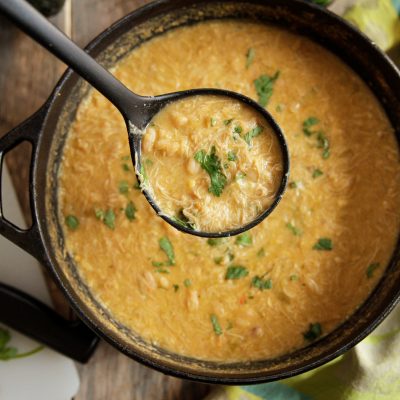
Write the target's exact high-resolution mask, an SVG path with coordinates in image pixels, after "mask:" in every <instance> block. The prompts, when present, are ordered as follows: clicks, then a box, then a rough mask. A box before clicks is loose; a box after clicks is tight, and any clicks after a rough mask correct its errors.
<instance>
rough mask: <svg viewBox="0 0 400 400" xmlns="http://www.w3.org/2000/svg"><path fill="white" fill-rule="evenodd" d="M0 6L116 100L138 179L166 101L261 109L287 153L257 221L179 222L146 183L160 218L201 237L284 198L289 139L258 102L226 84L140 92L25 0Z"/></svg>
mask: <svg viewBox="0 0 400 400" xmlns="http://www.w3.org/2000/svg"><path fill="white" fill-rule="evenodd" d="M0 11H1V12H2V13H4V14H5V15H6V16H7V17H8V18H10V19H11V20H12V21H13V22H14V23H15V24H17V25H18V26H19V27H20V28H21V29H22V30H23V31H25V32H26V33H27V34H28V35H29V36H31V37H32V38H33V39H35V40H36V41H37V42H38V43H40V44H41V45H42V46H43V47H45V48H46V49H47V50H49V51H50V52H51V53H53V54H54V55H55V56H56V57H58V58H59V59H60V60H62V61H63V62H65V63H66V64H67V65H68V66H70V67H71V68H72V69H73V70H74V71H75V72H76V73H78V74H79V75H80V76H81V77H82V78H84V79H85V80H86V81H88V82H89V83H90V84H91V85H92V86H93V87H95V88H96V89H97V90H98V91H99V92H101V93H102V94H103V95H104V96H105V97H106V98H107V99H108V100H109V101H110V102H111V103H113V104H114V106H115V107H117V109H118V110H119V111H120V113H121V114H122V116H123V117H124V120H125V123H126V126H127V129H128V136H129V146H130V151H131V158H132V161H133V164H134V166H135V172H136V175H137V177H138V179H141V176H140V171H141V168H142V165H141V143H142V137H143V131H144V129H145V128H146V126H147V125H148V124H149V122H150V121H151V119H152V118H153V117H154V116H155V114H157V113H158V112H159V111H160V110H161V109H162V108H163V107H164V106H165V105H167V104H169V103H170V102H172V101H176V100H180V99H183V98H185V97H189V96H195V95H196V96H197V95H214V96H224V97H230V98H233V99H235V100H238V101H241V102H243V103H245V104H247V105H248V106H250V107H253V108H254V109H256V110H257V112H258V113H259V114H260V115H261V116H262V117H264V118H265V120H266V121H267V122H268V123H269V124H270V126H271V127H272V129H273V131H274V132H275V134H276V136H277V138H278V141H279V144H280V147H281V151H282V159H283V166H282V167H283V174H282V181H281V184H280V187H279V189H278V191H277V193H276V197H275V200H274V201H273V202H272V204H271V205H270V206H269V207H268V208H267V209H265V210H264V211H263V212H262V213H261V214H259V215H258V216H257V217H256V218H255V219H254V220H253V221H251V222H249V223H247V224H245V225H243V226H241V227H239V228H237V229H233V230H227V231H223V232H203V231H198V230H193V229H190V228H188V227H186V226H183V225H182V224H179V222H176V221H175V220H173V219H172V218H170V217H169V216H168V215H165V214H163V213H162V210H160V208H159V207H158V205H157V203H156V202H155V200H154V199H153V198H152V196H151V195H150V193H149V191H148V190H146V188H145V187H143V188H142V192H143V194H144V195H145V197H146V199H147V200H148V202H149V203H150V205H151V206H152V207H153V209H154V210H155V211H156V212H157V214H158V215H159V216H160V217H161V218H163V219H164V220H165V221H167V222H168V223H169V224H171V225H173V226H174V227H175V228H176V229H178V230H180V231H183V232H186V233H190V234H193V235H197V236H202V237H213V238H216V237H225V236H233V235H237V234H239V233H242V232H244V231H246V230H248V229H251V228H253V227H254V226H256V225H257V224H259V223H260V222H261V221H263V220H264V219H265V218H266V217H267V216H268V215H269V214H270V213H271V212H272V210H273V209H274V208H275V207H276V205H277V204H278V203H279V201H280V199H281V197H282V195H283V192H284V190H285V188H286V183H287V178H288V172H289V157H288V150H287V145H286V141H285V138H284V136H283V133H282V131H281V129H280V128H279V126H278V124H277V123H276V122H275V120H274V119H273V118H272V116H271V115H270V114H269V112H267V111H266V110H265V109H264V108H263V107H261V106H260V105H259V104H258V103H256V102H255V101H253V100H252V99H250V98H248V97H246V96H243V95H241V94H239V93H235V92H231V91H228V90H221V89H193V90H185V91H180V92H175V93H168V94H163V95H160V96H139V95H137V94H135V93H133V92H132V91H130V90H129V89H128V88H127V87H126V86H124V85H123V84H122V83H121V82H120V81H118V80H117V79H116V78H115V77H114V76H113V75H112V74H111V73H110V72H108V71H107V70H106V69H104V68H103V67H102V66H101V65H100V64H98V63H97V62H96V61H95V60H94V59H93V58H92V57H90V56H89V55H88V54H87V53H86V52H85V51H84V50H82V49H81V48H79V47H78V46H77V45H76V44H75V43H74V42H73V41H72V40H70V39H69V38H68V37H67V36H65V35H64V34H63V33H62V32H61V31H60V30H58V29H57V28H56V27H55V26H53V25H52V24H51V23H50V22H48V21H47V20H46V18H44V17H43V16H42V15H41V14H40V13H39V12H38V11H36V10H35V9H34V8H33V7H32V6H31V5H30V4H29V3H27V2H26V1H25V0H0ZM100 145H101V144H100Z"/></svg>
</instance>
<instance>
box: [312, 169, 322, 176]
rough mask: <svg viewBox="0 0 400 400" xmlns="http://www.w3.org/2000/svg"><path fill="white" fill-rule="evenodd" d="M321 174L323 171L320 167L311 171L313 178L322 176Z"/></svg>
mask: <svg viewBox="0 0 400 400" xmlns="http://www.w3.org/2000/svg"><path fill="white" fill-rule="evenodd" d="M323 174H324V173H323V172H322V171H321V170H320V169H318V168H315V169H314V171H313V173H312V177H313V178H314V179H315V178H318V177H320V176H322V175H323Z"/></svg>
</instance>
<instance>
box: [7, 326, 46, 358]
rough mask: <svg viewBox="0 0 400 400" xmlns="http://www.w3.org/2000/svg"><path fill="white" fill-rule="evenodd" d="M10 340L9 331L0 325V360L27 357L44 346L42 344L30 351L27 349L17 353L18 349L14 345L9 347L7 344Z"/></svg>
mask: <svg viewBox="0 0 400 400" xmlns="http://www.w3.org/2000/svg"><path fill="white" fill-rule="evenodd" d="M10 340H11V335H10V332H9V331H8V330H6V329H4V328H1V327H0V361H8V360H12V359H15V358H24V357H29V356H31V355H33V354H35V353H38V352H39V351H41V350H43V348H44V347H43V346H38V347H36V348H35V349H33V350H31V351H27V352H25V353H18V349H17V348H16V347H11V346H9V345H8V344H9V342H10Z"/></svg>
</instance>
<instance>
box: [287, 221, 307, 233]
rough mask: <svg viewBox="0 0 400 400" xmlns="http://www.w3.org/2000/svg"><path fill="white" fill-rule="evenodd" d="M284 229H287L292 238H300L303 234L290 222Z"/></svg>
mask: <svg viewBox="0 0 400 400" xmlns="http://www.w3.org/2000/svg"><path fill="white" fill-rule="evenodd" d="M286 228H288V229H289V230H290V231H291V232H292V233H293V235H294V236H301V235H302V234H303V232H302V230H301V229H300V228H297V227H296V226H295V225H293V224H292V223H291V222H288V223H287V224H286Z"/></svg>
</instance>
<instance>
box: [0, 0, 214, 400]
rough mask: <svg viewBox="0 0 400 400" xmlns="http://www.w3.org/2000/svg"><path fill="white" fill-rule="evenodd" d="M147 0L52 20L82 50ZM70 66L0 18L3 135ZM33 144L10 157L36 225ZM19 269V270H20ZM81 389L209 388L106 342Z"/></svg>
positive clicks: (79, 7) (152, 395) (103, 0)
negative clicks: (30, 185) (161, 370)
mask: <svg viewBox="0 0 400 400" xmlns="http://www.w3.org/2000/svg"><path fill="white" fill-rule="evenodd" d="M145 3H148V1H144V0H66V4H65V6H64V9H63V10H62V12H61V13H59V14H58V15H57V16H56V17H53V18H52V19H51V21H52V22H53V23H54V24H56V25H57V26H58V27H59V28H60V29H62V30H63V31H64V32H65V33H66V34H67V35H68V36H70V37H72V39H73V40H74V41H76V42H77V43H78V44H79V45H80V46H84V45H86V44H87V43H88V42H89V41H90V40H91V39H93V38H94V37H95V36H96V35H97V34H98V33H100V32H101V31H102V30H104V29H105V28H107V27H108V26H109V25H110V24H111V23H113V22H115V21H116V20H117V19H119V18H121V17H122V16H124V15H125V14H127V13H129V12H131V11H133V10H134V9H136V8H137V7H139V6H141V5H143V4H145ZM64 70H65V66H64V65H63V64H62V63H61V62H59V61H57V60H56V59H55V58H54V57H53V56H52V55H50V54H49V53H47V52H46V51H45V50H43V49H42V48H41V47H40V46H39V45H37V44H36V43H34V42H33V41H32V40H31V39H29V38H28V37H27V36H25V34H24V33H22V32H21V31H19V30H18V29H17V28H16V27H14V26H13V25H12V24H11V23H9V22H8V21H6V20H5V19H4V18H3V17H2V16H1V15H0V96H1V101H0V136H2V135H3V134H5V133H6V132H7V131H9V130H10V129H11V128H13V127H14V126H16V125H18V124H19V123H20V122H22V121H23V120H24V119H25V118H27V117H28V116H30V115H31V114H32V113H33V112H34V111H36V110H37V109H38V108H39V107H40V106H41V105H42V104H43V103H44V101H45V100H46V98H47V97H48V96H49V94H50V93H51V90H52V88H53V87H54V85H55V84H56V82H57V80H58V79H59V77H60V76H61V74H62V72H63V71H64ZM29 157H30V146H29V145H27V144H22V145H20V146H18V148H17V149H15V150H14V151H12V152H10V153H9V154H8V155H7V157H6V162H7V165H8V167H9V169H10V172H11V177H12V180H13V183H14V185H15V187H16V189H17V193H18V198H19V200H20V203H21V206H22V209H23V211H24V215H25V217H26V219H27V221H28V222H29V221H30V210H29V201H28V186H27V182H28V175H29ZM16 267H18V266H16ZM48 282H49V287H50V290H51V294H52V298H53V301H54V303H55V306H56V308H57V310H58V311H59V312H60V313H62V314H63V315H64V316H66V315H69V314H70V311H69V307H68V305H67V303H66V301H65V300H64V298H63V295H62V294H61V293H60V292H59V291H58V289H57V287H56V286H55V284H54V283H52V282H51V281H50V280H49V279H48ZM78 369H79V373H80V377H81V386H80V390H79V393H78V394H77V396H76V397H75V400H103V399H107V400H109V399H112V400H125V399H130V400H142V399H143V400H160V399H161V400H170V399H171V400H172V399H176V400H180V399H182V400H183V399H184V400H198V399H203V398H204V397H205V395H206V394H207V393H208V392H209V390H210V387H209V386H207V385H201V384H196V383H192V382H188V381H183V380H179V379H176V378H172V377H167V376H165V375H163V374H161V373H159V372H156V371H153V370H151V369H149V368H147V367H144V366H142V365H140V364H138V363H136V362H135V361H132V360H131V359H129V358H127V357H125V356H124V355H122V354H121V353H119V352H118V351H116V350H115V349H114V348H112V347H111V346H109V345H108V344H106V343H104V342H102V343H100V345H99V347H98V349H97V350H96V353H95V354H94V356H93V358H92V359H91V360H90V362H89V363H88V364H86V365H78Z"/></svg>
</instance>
